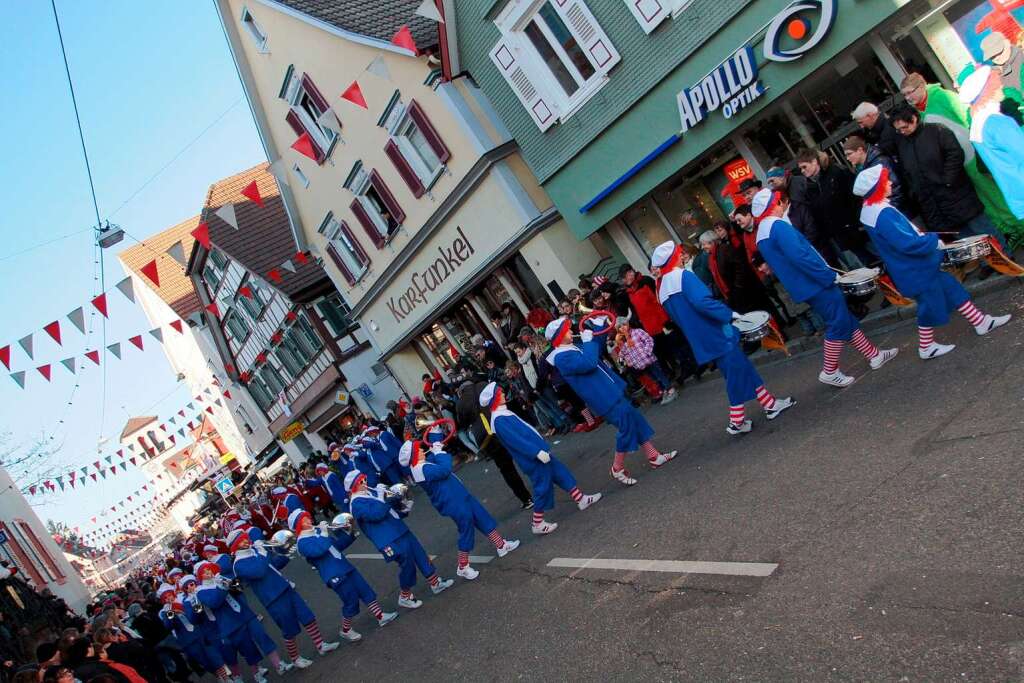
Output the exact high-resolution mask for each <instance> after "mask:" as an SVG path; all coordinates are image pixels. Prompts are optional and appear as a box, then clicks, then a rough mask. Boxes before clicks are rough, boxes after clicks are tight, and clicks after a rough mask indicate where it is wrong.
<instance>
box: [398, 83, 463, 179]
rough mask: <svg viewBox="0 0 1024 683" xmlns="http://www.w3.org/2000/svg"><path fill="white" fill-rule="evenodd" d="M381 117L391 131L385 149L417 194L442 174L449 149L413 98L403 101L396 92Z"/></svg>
mask: <svg viewBox="0 0 1024 683" xmlns="http://www.w3.org/2000/svg"><path fill="white" fill-rule="evenodd" d="M383 121H384V127H385V128H387V130H388V133H389V134H390V135H391V137H390V139H389V140H388V142H387V144H386V145H385V146H384V153H385V154H387V155H388V158H389V159H391V162H392V163H393V164H394V165H395V168H396V169H398V173H399V175H401V176H402V180H404V181H405V184H406V185H408V186H409V189H410V190H412V194H413V196H414V197H416V198H419V197H421V196H423V194H424V193H425V192H426V191H427V190H428V189H429V188H430V186H431V185H433V184H434V181H436V180H437V178H438V177H439V176H440V175H441V171H443V170H444V164H445V162H447V161H448V159H450V158H451V152H449V151H448V147H447V146H446V145H445V144H444V141H443V140H441V136H440V135H438V134H437V130H435V129H434V126H433V124H431V123H430V120H429V119H428V118H427V115H426V113H425V112H424V111H423V108H422V107H420V105H419V103H417V102H416V100H412V101H411V102H409V104H408V105H406V104H404V103H403V102H402V101H401V100H400V99H399V98H398V93H397V92H396V93H395V97H393V98H392V100H391V104H390V105H389V107H388V110H387V111H386V112H385V116H384V118H383Z"/></svg>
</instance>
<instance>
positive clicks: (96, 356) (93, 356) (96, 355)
mask: <svg viewBox="0 0 1024 683" xmlns="http://www.w3.org/2000/svg"><path fill="white" fill-rule="evenodd" d="M85 357H86V358H88V359H89V360H91V361H92V362H93V363H95V364H96V365H99V364H100V352H99V351H86V352H85Z"/></svg>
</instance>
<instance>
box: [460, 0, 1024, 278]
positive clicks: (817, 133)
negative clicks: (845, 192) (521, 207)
mask: <svg viewBox="0 0 1024 683" xmlns="http://www.w3.org/2000/svg"><path fill="white" fill-rule="evenodd" d="M482 4H483V5H485V8H484V9H483V10H481V7H480V4H478V3H462V2H458V3H450V2H447V1H445V2H443V5H444V6H445V7H446V8H447V7H449V6H451V7H450V9H452V10H453V12H454V17H455V19H454V21H446V23H445V26H444V27H443V28H442V31H445V32H447V34H448V35H447V41H446V43H447V45H449V46H454V47H449V49H448V50H447V53H446V54H443V55H442V57H443V61H444V63H445V67H446V72H447V73H451V74H457V73H462V72H465V71H468V72H469V73H470V74H471V76H472V77H473V79H474V80H475V81H476V82H477V83H479V85H480V88H481V89H482V90H483V92H484V93H485V94H486V96H487V97H488V99H489V100H490V101H491V102H493V104H494V108H495V109H496V110H497V112H498V114H499V115H500V117H501V118H502V120H503V121H504V123H505V124H506V125H507V127H508V129H509V130H510V131H511V132H512V135H513V137H514V138H515V139H516V141H517V142H518V143H519V145H520V147H521V149H522V151H523V156H524V158H525V159H526V161H527V163H528V164H529V167H530V168H531V170H532V171H533V172H534V173H535V174H536V176H537V178H538V179H539V181H540V183H541V186H542V187H543V188H544V190H546V191H547V193H548V194H549V195H550V196H551V198H552V199H553V201H554V204H555V206H556V207H557V208H558V209H559V210H560V211H561V213H562V215H563V216H565V219H566V221H568V223H569V225H570V227H571V229H572V232H573V233H574V235H575V236H576V237H577V238H579V239H581V240H584V239H589V240H591V241H593V240H594V239H599V240H601V241H602V242H603V243H604V244H605V246H606V248H607V249H609V250H611V251H613V252H614V253H616V254H617V255H619V256H620V257H621V258H623V259H625V260H628V261H630V262H631V263H632V264H633V265H635V266H637V267H643V268H646V266H647V263H648V261H649V257H650V254H651V251H652V250H653V248H654V247H655V246H656V245H657V244H659V243H660V242H662V241H665V240H668V239H673V240H676V241H689V242H691V243H693V242H694V241H695V239H696V236H697V235H699V234H700V233H701V232H703V231H704V230H708V229H710V228H711V227H712V225H713V223H714V222H715V221H716V220H720V219H723V218H725V217H726V216H727V214H728V213H729V212H730V211H731V210H732V208H734V207H733V201H732V197H733V194H734V192H735V191H736V189H737V188H738V184H739V182H740V181H741V180H742V179H744V178H746V177H750V176H751V175H756V176H758V177H761V178H763V177H764V172H765V170H766V169H768V168H769V167H771V166H774V165H781V166H786V167H792V166H793V158H794V156H795V154H796V152H797V150H798V149H799V148H801V147H818V148H820V149H822V150H823V151H825V152H826V153H827V154H829V155H830V156H831V157H832V158H833V159H834V160H835V161H836V162H837V163H845V160H844V157H843V154H842V149H841V142H842V140H843V139H844V138H845V137H846V136H848V135H849V134H850V133H851V132H854V131H855V130H856V129H857V124H856V123H853V122H851V119H850V112H851V111H852V110H853V109H854V108H855V107H856V106H857V105H858V104H859V103H860V102H862V101H869V102H872V103H875V104H878V105H879V106H880V107H881V108H882V109H883V110H886V109H887V108H889V107H891V106H892V105H893V103H894V102H898V101H901V99H902V98H901V96H900V92H899V83H900V81H901V80H902V79H903V77H904V76H905V75H906V74H907V72H908V71H910V70H913V71H917V72H919V73H921V74H922V75H924V76H925V78H926V79H927V80H928V81H929V82H940V83H942V84H943V85H945V86H947V87H951V86H952V84H953V83H954V82H955V80H956V76H957V75H958V74H959V73H960V72H961V70H962V69H963V68H964V66H965V65H966V64H968V63H969V62H971V61H980V60H981V56H982V55H981V50H980V42H981V40H982V38H983V37H984V36H985V35H987V34H988V33H989V32H991V31H992V30H994V29H996V28H1001V29H1002V30H1003V32H1004V33H1006V34H1007V35H1008V37H1009V39H1010V40H1011V42H1013V41H1016V40H1017V39H1018V38H1019V36H1020V34H1021V27H1020V23H1019V22H1020V21H1022V20H1024V15H1022V14H1021V13H1020V10H1014V9H1013V8H1012V7H1009V8H1008V7H1007V3H1004V2H1000V0H955V1H942V2H939V1H938V0H934V1H931V0H910V1H907V0H798V1H796V2H780V1H777V0H602V1H601V2H598V1H597V0H495V1H493V2H485V3H482Z"/></svg>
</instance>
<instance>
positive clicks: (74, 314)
mask: <svg viewBox="0 0 1024 683" xmlns="http://www.w3.org/2000/svg"><path fill="white" fill-rule="evenodd" d="M68 320H70V321H71V324H73V325H74V326H75V327H77V328H78V331H79V332H81V333H82V334H85V312H84V311H83V310H82V307H81V306H79V307H78V308H76V309H75V310H73V311H71V312H70V313H68Z"/></svg>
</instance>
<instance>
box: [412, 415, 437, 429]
mask: <svg viewBox="0 0 1024 683" xmlns="http://www.w3.org/2000/svg"><path fill="white" fill-rule="evenodd" d="M436 421H437V420H436V418H432V417H427V416H426V415H423V414H420V415H417V416H416V431H418V432H422V431H423V430H424V429H426V428H427V427H429V426H430V425H432V424H434V422H436Z"/></svg>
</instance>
